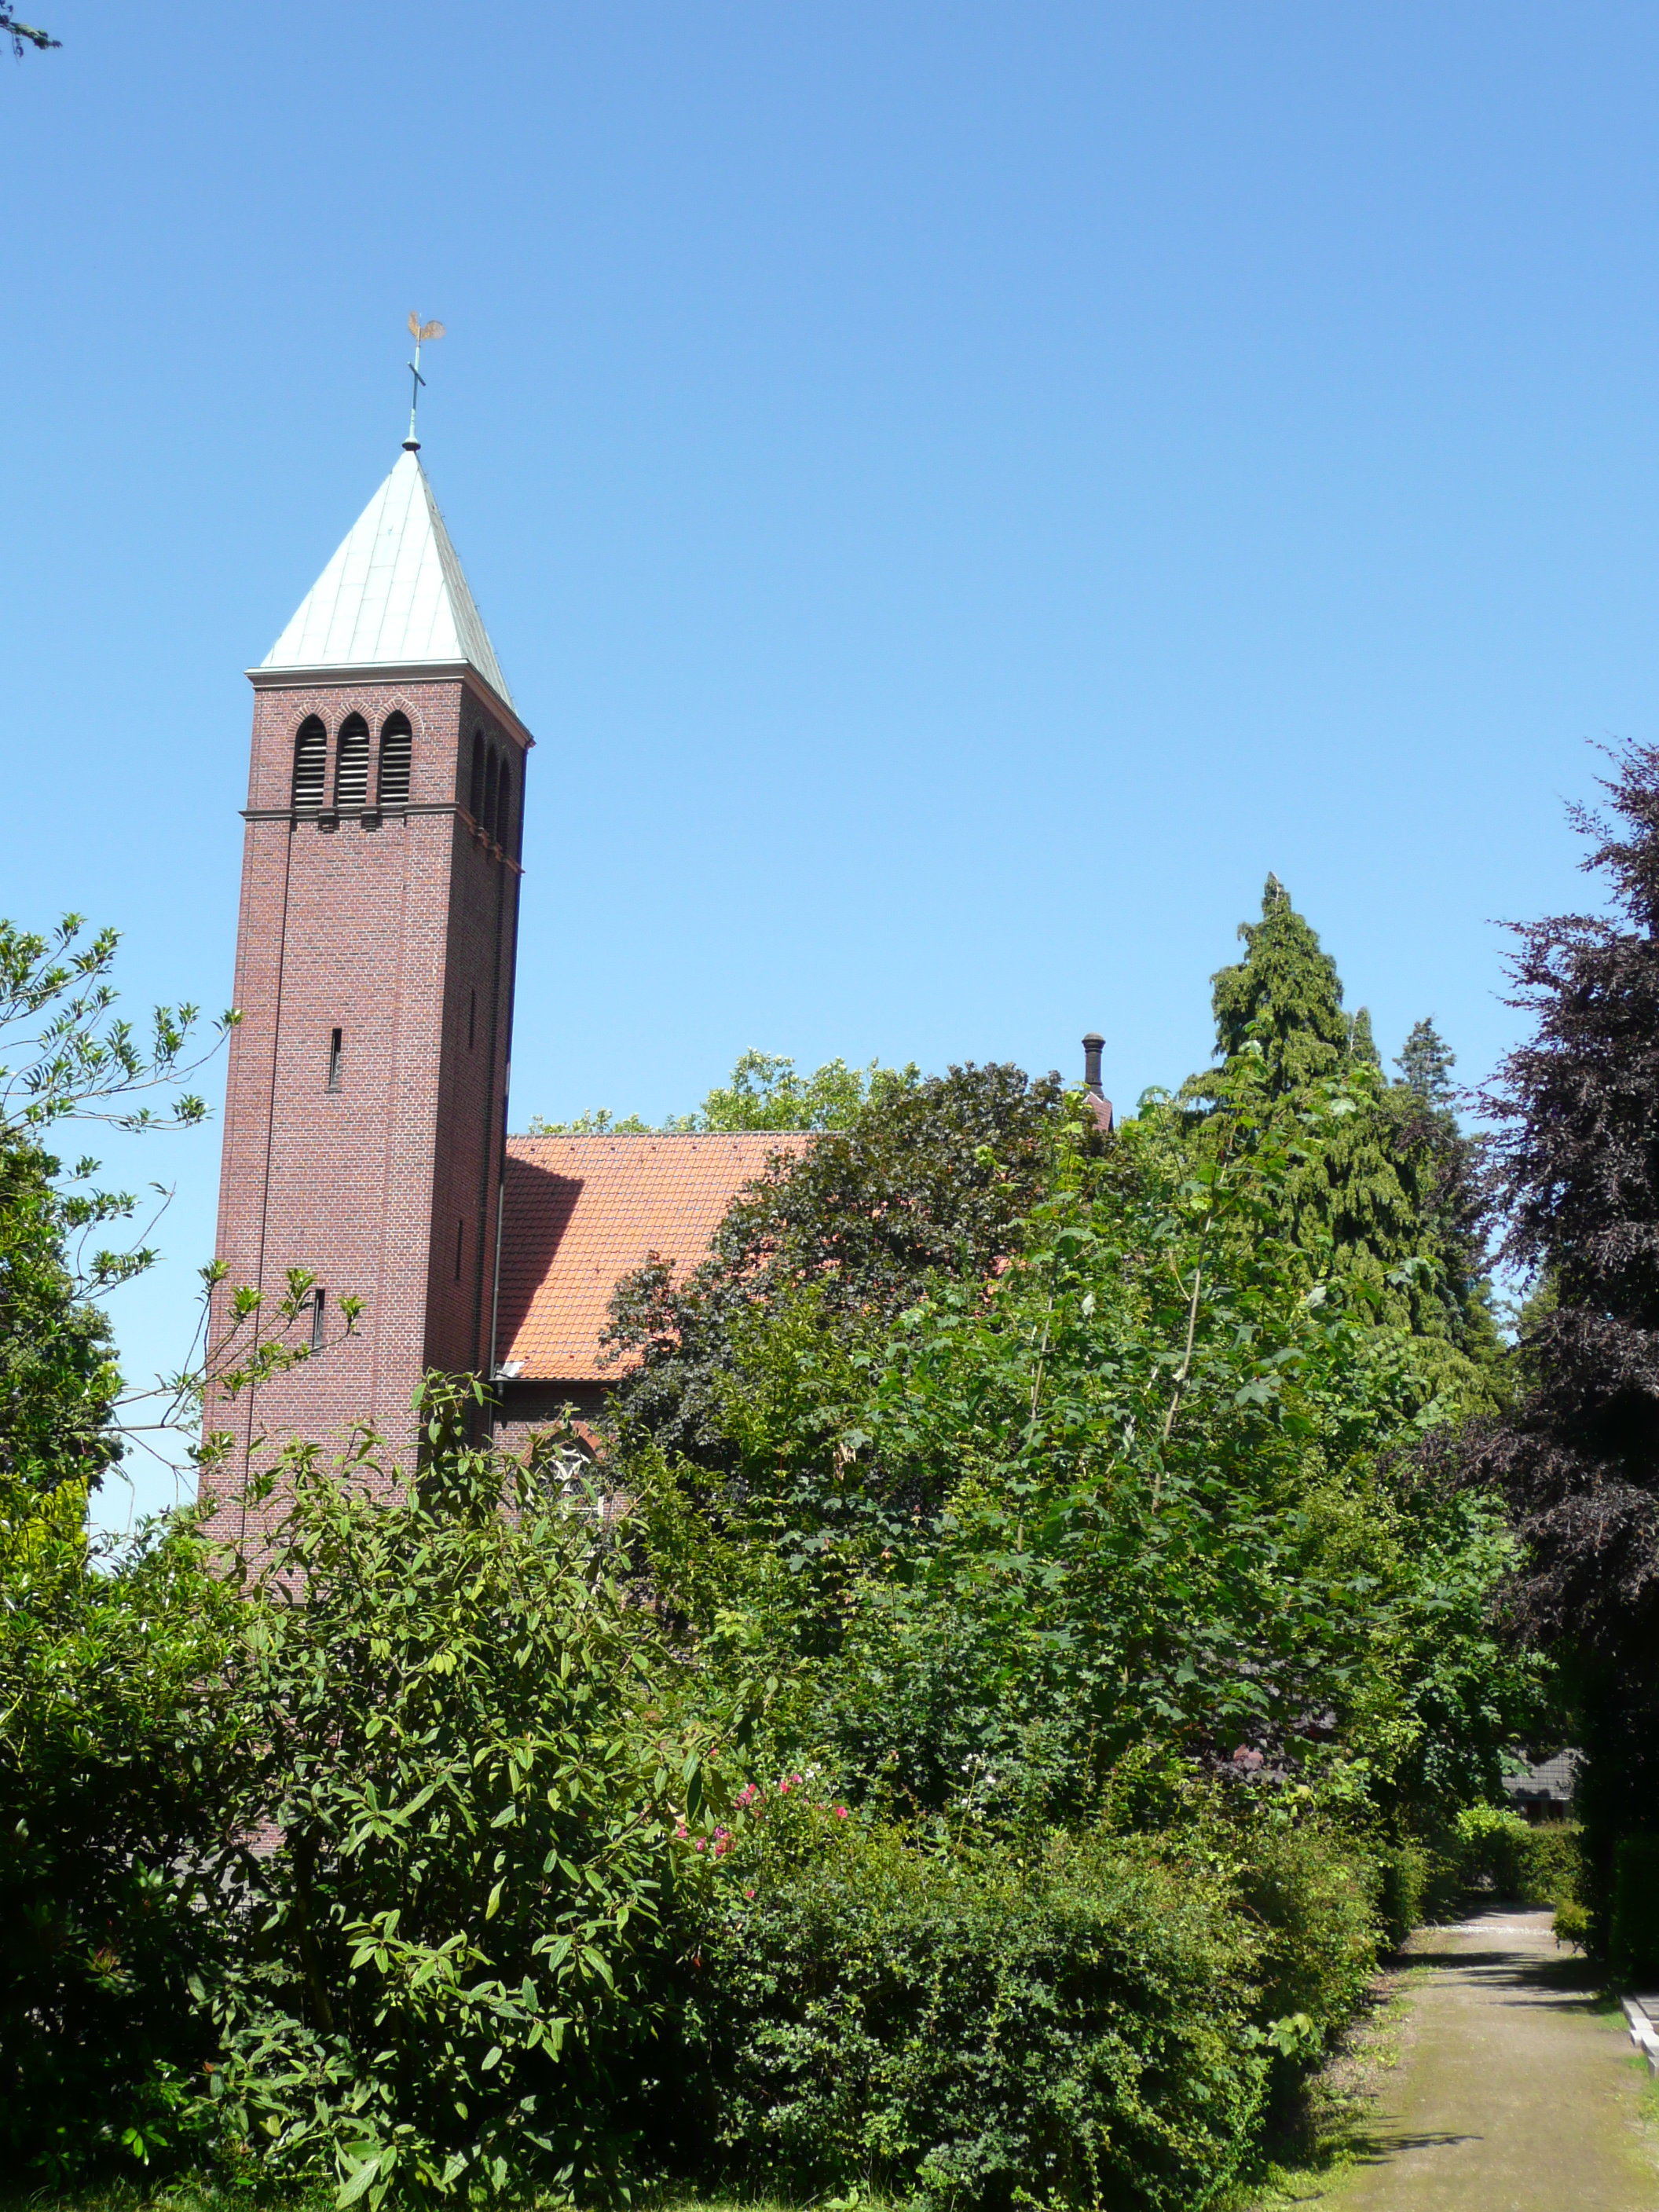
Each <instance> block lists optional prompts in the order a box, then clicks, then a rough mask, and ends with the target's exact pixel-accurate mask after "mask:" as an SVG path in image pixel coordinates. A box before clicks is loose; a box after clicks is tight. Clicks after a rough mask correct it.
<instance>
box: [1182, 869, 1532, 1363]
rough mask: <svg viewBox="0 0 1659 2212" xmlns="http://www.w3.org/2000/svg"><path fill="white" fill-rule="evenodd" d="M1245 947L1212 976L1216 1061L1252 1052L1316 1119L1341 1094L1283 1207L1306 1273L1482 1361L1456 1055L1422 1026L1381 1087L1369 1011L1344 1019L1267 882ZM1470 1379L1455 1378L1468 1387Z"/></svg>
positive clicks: (1491, 1348)
mask: <svg viewBox="0 0 1659 2212" xmlns="http://www.w3.org/2000/svg"><path fill="white" fill-rule="evenodd" d="M1239 935H1240V936H1241V937H1242V938H1243V940H1244V945H1245V955H1244V957H1243V960H1241V961H1239V962H1238V963H1236V964H1235V965H1234V966H1231V967H1228V968H1224V969H1221V970H1220V971H1219V973H1218V975H1216V977H1215V979H1214V991H1213V1001H1212V1003H1213V1006H1214V1009H1215V1023H1216V1049H1217V1053H1218V1056H1219V1057H1220V1058H1221V1060H1223V1062H1224V1063H1225V1064H1229V1065H1231V1063H1232V1062H1233V1061H1234V1060H1236V1059H1237V1056H1238V1055H1240V1054H1243V1053H1245V1052H1247V1051H1260V1052H1261V1054H1263V1055H1264V1057H1265V1059H1266V1061H1267V1074H1268V1085H1269V1088H1270V1090H1271V1091H1273V1095H1274V1096H1276V1097H1287V1096H1291V1095H1295V1094H1301V1095H1302V1096H1303V1097H1305V1099H1306V1101H1307V1103H1308V1106H1309V1109H1310V1117H1311V1116H1313V1115H1316V1113H1317V1111H1318V1109H1319V1108H1320V1105H1321V1103H1322V1093H1323V1089H1324V1087H1326V1086H1329V1085H1333V1084H1335V1083H1338V1082H1340V1083H1342V1084H1343V1085H1344V1086H1345V1095H1344V1097H1342V1099H1341V1100H1340V1105H1341V1107H1342V1109H1343V1110H1342V1111H1341V1112H1340V1114H1339V1115H1328V1116H1326V1117H1325V1118H1324V1119H1323V1120H1322V1121H1320V1122H1314V1121H1310V1139H1309V1145H1308V1152H1307V1157H1306V1160H1305V1163H1304V1167H1303V1169H1302V1171H1301V1172H1300V1174H1299V1175H1297V1176H1296V1177H1294V1178H1293V1179H1292V1182H1291V1185H1290V1187H1289V1189H1288V1192H1287V1195H1286V1200H1285V1203H1286V1207H1287V1227H1288V1230H1289V1232H1290V1235H1291V1238H1292V1241H1293V1242H1295V1243H1297V1244H1299V1245H1300V1246H1301V1247H1302V1248H1303V1249H1304V1251H1306V1252H1307V1254H1308V1255H1309V1263H1310V1271H1312V1272H1317V1271H1318V1269H1319V1268H1320V1267H1323V1266H1325V1265H1327V1264H1328V1265H1330V1266H1332V1267H1334V1268H1336V1269H1338V1270H1340V1272H1342V1273H1346V1274H1350V1275H1352V1276H1356V1277H1358V1279H1361V1280H1362V1281H1363V1282H1364V1284H1365V1285H1366V1287H1367V1291H1368V1293H1369V1295H1370V1298H1371V1299H1372V1301H1373V1302H1374V1305H1375V1310H1376V1312H1377V1314H1378V1316H1379V1318H1381V1319H1383V1320H1385V1321H1389V1322H1393V1323H1395V1324H1396V1325H1398V1326H1402V1327H1406V1328H1410V1329H1411V1330H1413V1333H1414V1334H1418V1335H1419V1336H1424V1337H1432V1338H1438V1339H1441V1340H1444V1341H1446V1342H1447V1343H1449V1344H1450V1345H1452V1346H1455V1347H1456V1348H1457V1349H1458V1350H1459V1351H1460V1352H1468V1353H1471V1354H1473V1355H1474V1357H1475V1358H1477V1359H1480V1360H1481V1361H1483V1362H1485V1361H1486V1360H1487V1359H1488V1358H1489V1357H1490V1356H1491V1355H1492V1353H1494V1352H1495V1350H1496V1339H1495V1336H1494V1334H1493V1331H1492V1324H1491V1319H1490V1314H1489V1310H1488V1304H1487V1297H1486V1280H1485V1243H1484V1237H1483V1234H1482V1229H1481V1222H1482V1206H1481V1200H1480V1186H1479V1178H1478V1176H1477V1173H1476V1166H1477V1163H1476V1158H1475V1154H1474V1148H1473V1146H1471V1145H1470V1143H1469V1141H1468V1139H1466V1138H1464V1137H1463V1136H1462V1133H1461V1132H1460V1131H1459V1129H1458V1127H1457V1122H1456V1117H1455V1114H1454V1113H1453V1111H1452V1108H1451V1103H1450V1101H1451V1097H1452V1091H1451V1085H1450V1079H1449V1071H1450V1068H1451V1066H1452V1055H1451V1054H1450V1053H1449V1050H1448V1049H1447V1048H1446V1047H1445V1045H1444V1044H1443V1042H1442V1041H1441V1040H1440V1038H1439V1036H1437V1033H1436V1031H1435V1030H1434V1025H1433V1024H1432V1023H1431V1022H1419V1024H1417V1027H1416V1028H1415V1029H1414V1030H1413V1032H1412V1036H1411V1039H1410V1040H1409V1041H1408V1043H1407V1055H1406V1058H1405V1060H1402V1063H1401V1065H1402V1067H1403V1069H1404V1071H1405V1072H1404V1079H1403V1080H1402V1081H1401V1082H1400V1083H1397V1084H1393V1085H1390V1084H1389V1083H1388V1082H1387V1081H1386V1080H1385V1079H1384V1077H1383V1068H1382V1061H1381V1058H1380V1056H1379V1054H1378V1053H1377V1049H1376V1042H1375V1040H1374V1038H1373V1036H1372V1034H1371V1022H1370V1014H1369V1013H1368V1012H1367V1011H1366V1010H1365V1008H1364V1007H1363V1006H1362V1007H1361V1008H1360V1009H1359V1011H1358V1012H1357V1013H1355V1014H1352V1015H1350V1014H1348V1013H1347V1012H1345V1011H1344V1008H1343V1005H1342V984H1341V979H1340V976H1339V975H1338V974H1337V969H1336V963H1335V961H1334V959H1333V958H1332V957H1331V956H1330V954H1329V953H1328V952H1327V951H1324V950H1323V949H1322V946H1321V945H1320V942H1319V939H1318V936H1317V934H1316V932H1315V931H1314V929H1313V928H1312V927H1310V924H1309V923H1308V921H1306V919H1305V918H1304V916H1303V915H1300V914H1298V913H1297V910H1296V908H1295V907H1294V906H1293V905H1292V903H1291V896H1290V893H1289V892H1288V891H1287V890H1285V886H1284V884H1282V883H1280V881H1279V878H1278V877H1277V876H1273V875H1270V876H1269V877H1268V878H1267V887H1266V889H1265V890H1264V891H1263V893H1262V899H1261V920H1260V921H1255V922H1245V923H1243V924H1242V925H1241V927H1240V929H1239ZM1191 1090H1192V1091H1193V1092H1194V1094H1195V1095H1196V1096H1198V1097H1203V1096H1204V1095H1205V1094H1206V1078H1204V1077H1198V1078H1195V1079H1194V1084H1193V1085H1192V1086H1191ZM1473 1382H1474V1378H1473V1377H1472V1376H1463V1377H1462V1388H1463V1389H1465V1390H1466V1391H1467V1390H1468V1389H1469V1388H1470V1387H1471V1385H1472V1383H1473Z"/></svg>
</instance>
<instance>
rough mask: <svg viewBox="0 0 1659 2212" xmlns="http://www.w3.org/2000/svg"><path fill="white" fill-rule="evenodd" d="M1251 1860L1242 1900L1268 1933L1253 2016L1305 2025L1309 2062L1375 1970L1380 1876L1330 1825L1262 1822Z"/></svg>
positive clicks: (1243, 1876)
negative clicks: (1299, 2021)
mask: <svg viewBox="0 0 1659 2212" xmlns="http://www.w3.org/2000/svg"><path fill="white" fill-rule="evenodd" d="M1247 1852H1248V1855H1247V1857H1246V1858H1245V1861H1244V1863H1243V1867H1242V1868H1241V1869H1240V1872H1239V1874H1238V1876H1237V1887H1238V1895H1239V1899H1240V1902H1241V1903H1242V1904H1243V1906H1244V1909H1245V1911H1247V1912H1248V1913H1249V1915H1250V1916H1251V1917H1252V1919H1254V1920H1255V1922H1256V1923H1257V1924H1258V1926H1259V1927H1260V1928H1261V1930H1262V1931H1263V1936H1262V1945H1261V1961H1260V1964H1259V1966H1258V1967H1257V1970H1256V1971H1257V1978H1258V1982H1259V1984H1260V1995H1259V1997H1258V1999H1257V2002H1256V2011H1257V2014H1258V2015H1259V2016H1260V2017H1261V2018H1262V2019H1263V2020H1265V2021H1273V2020H1275V2019H1282V2018H1285V2017H1287V2016H1295V2015H1300V2016H1302V2017H1303V2018H1304V2019H1306V2020H1307V2021H1309V2022H1310V2026H1311V2029H1312V2031H1313V2033H1312V2034H1311V2036H1310V2038H1304V2041H1307V2042H1308V2043H1309V2044H1310V2051H1309V2052H1308V2054H1307V2055H1311V2054H1312V2051H1313V2050H1315V2049H1316V2048H1318V2047H1319V2046H1320V2045H1322V2042H1323V2039H1324V2037H1325V2036H1326V2035H1328V2033H1330V2031H1331V2030H1332V2029H1333V2028H1334V2027H1337V2026H1338V2025H1339V2024H1340V2022H1341V2021H1344V2020H1345V2019H1346V2017H1347V2015H1348V2014H1349V2012H1350V2011H1351V2010H1352V2008H1353V2004H1354V2002H1355V2000H1356V1998H1358V1996H1359V1993H1360V1991H1361V1990H1363V1989H1364V1986H1365V1984H1366V1983H1367V1982H1368V1981H1369V1980H1370V1977H1371V1974H1372V1973H1373V1972H1374V1971H1375V1969H1376V1908H1375V1903H1374V1899H1375V1892H1376V1871H1375V1869H1374V1868H1373V1866H1372V1865H1371V1863H1370V1861H1369V1860H1367V1859H1366V1858H1365V1857H1364V1855H1363V1853H1362V1852H1361V1851H1360V1850H1358V1848H1357V1847H1356V1845H1355V1844H1354V1843H1353V1841H1352V1839H1351V1838H1347V1837H1345V1836H1344V1835H1342V1834H1341V1833H1340V1831H1338V1830H1337V1829H1335V1828H1334V1827H1332V1826H1330V1825H1328V1823H1326V1822H1324V1821H1316V1820H1304V1821H1302V1822H1299V1823H1294V1824H1293V1823H1291V1822H1288V1821H1285V1822H1280V1821H1275V1820H1267V1821H1263V1822H1261V1824H1260V1825H1259V1826H1257V1827H1256V1828H1255V1830H1254V1831H1253V1832H1251V1833H1250V1835H1249V1838H1248V1845H1247ZM1297 2055H1303V2054H1301V2053H1298V2054H1297Z"/></svg>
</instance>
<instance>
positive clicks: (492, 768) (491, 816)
mask: <svg viewBox="0 0 1659 2212" xmlns="http://www.w3.org/2000/svg"><path fill="white" fill-rule="evenodd" d="M498 768H499V763H497V761H496V758H495V748H494V746H492V747H491V748H490V753H489V766H488V767H487V768H486V769H485V770H484V802H483V826H484V828H485V829H487V830H488V831H489V835H490V836H492V837H493V836H495V779H496V775H497V772H498Z"/></svg>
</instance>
